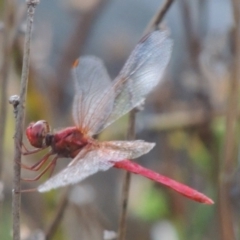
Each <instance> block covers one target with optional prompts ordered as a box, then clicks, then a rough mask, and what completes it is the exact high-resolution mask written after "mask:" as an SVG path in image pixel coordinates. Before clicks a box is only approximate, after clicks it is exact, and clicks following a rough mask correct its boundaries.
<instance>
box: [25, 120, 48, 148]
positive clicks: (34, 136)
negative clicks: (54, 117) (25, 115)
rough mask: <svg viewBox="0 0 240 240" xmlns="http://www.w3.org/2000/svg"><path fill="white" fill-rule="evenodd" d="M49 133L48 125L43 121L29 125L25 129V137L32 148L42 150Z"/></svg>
mask: <svg viewBox="0 0 240 240" xmlns="http://www.w3.org/2000/svg"><path fill="white" fill-rule="evenodd" d="M49 132H50V128H49V125H48V123H47V121H45V120H39V121H37V122H35V123H30V124H29V126H28V127H27V129H26V135H27V138H28V140H29V142H30V143H31V145H32V146H33V147H36V148H42V147H45V146H46V136H47V134H48V133H49Z"/></svg>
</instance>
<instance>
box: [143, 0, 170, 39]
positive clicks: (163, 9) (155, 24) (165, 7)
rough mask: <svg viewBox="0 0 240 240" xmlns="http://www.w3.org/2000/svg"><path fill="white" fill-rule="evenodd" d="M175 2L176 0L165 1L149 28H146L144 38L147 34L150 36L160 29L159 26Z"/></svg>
mask: <svg viewBox="0 0 240 240" xmlns="http://www.w3.org/2000/svg"><path fill="white" fill-rule="evenodd" d="M173 2H174V0H165V2H164V3H163V5H162V6H161V7H160V9H159V10H158V12H157V14H155V15H154V16H153V18H152V19H151V20H150V22H149V24H148V26H147V27H146V29H145V30H144V32H143V36H145V35H146V34H148V33H149V32H151V31H153V30H155V29H158V28H159V24H160V23H161V22H162V20H163V18H164V16H165V14H166V13H167V11H168V10H169V8H170V7H171V5H172V3H173Z"/></svg>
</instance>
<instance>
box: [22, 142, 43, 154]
mask: <svg viewBox="0 0 240 240" xmlns="http://www.w3.org/2000/svg"><path fill="white" fill-rule="evenodd" d="M18 148H19V150H20V151H21V153H22V155H30V154H33V153H37V152H40V151H42V150H43V149H46V148H47V146H46V147H43V148H37V149H34V150H28V149H27V147H26V146H25V145H24V143H22V145H20V144H19V143H18ZM22 148H23V149H22Z"/></svg>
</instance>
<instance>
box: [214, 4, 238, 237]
mask: <svg viewBox="0 0 240 240" xmlns="http://www.w3.org/2000/svg"><path fill="white" fill-rule="evenodd" d="M232 9H233V16H234V20H235V26H234V32H233V39H234V45H233V48H234V51H233V53H235V55H234V57H233V66H232V78H231V82H230V90H229V100H228V108H227V116H226V117H227V118H226V135H225V139H224V158H223V162H222V166H221V168H220V172H219V196H218V197H219V199H218V200H219V211H220V225H221V227H220V229H221V236H222V240H228V239H235V234H234V224H233V212H232V207H231V201H230V194H229V187H230V184H231V181H232V176H233V173H234V170H235V167H236V150H237V142H236V130H237V118H238V98H239V78H240V71H239V64H240V31H239V29H240V8H239V2H238V0H232Z"/></svg>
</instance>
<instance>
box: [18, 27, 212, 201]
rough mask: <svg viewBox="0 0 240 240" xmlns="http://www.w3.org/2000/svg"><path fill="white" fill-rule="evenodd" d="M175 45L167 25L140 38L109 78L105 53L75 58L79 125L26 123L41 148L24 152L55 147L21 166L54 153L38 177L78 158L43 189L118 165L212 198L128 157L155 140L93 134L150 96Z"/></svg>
mask: <svg viewBox="0 0 240 240" xmlns="http://www.w3.org/2000/svg"><path fill="white" fill-rule="evenodd" d="M171 51H172V40H171V39H169V37H168V34H167V32H166V31H154V32H152V33H150V34H149V35H147V36H146V37H144V38H143V39H142V40H141V41H140V42H139V43H138V44H137V46H136V47H135V49H134V50H133V52H132V53H131V55H130V57H129V58H128V60H127V62H126V64H125V65H124V67H123V69H122V70H121V72H120V73H119V75H118V76H117V77H116V79H115V80H114V81H111V80H110V77H109V76H108V73H107V71H106V69H105V67H104V65H103V63H102V61H101V60H100V59H98V58H96V57H93V56H85V57H80V58H79V59H78V60H76V61H75V63H74V65H73V69H72V76H73V78H74V82H75V90H76V93H75V98H74V102H73V112H72V113H73V119H74V123H75V126H73V127H67V128H65V129H63V130H60V131H57V132H55V133H52V132H50V128H49V125H48V123H47V122H46V121H45V120H40V121H37V122H36V123H31V124H30V125H29V126H28V127H27V129H26V135H27V138H28V140H29V142H30V144H31V145H32V146H34V147H36V148H37V149H35V150H33V151H31V152H26V153H25V154H31V153H35V152H37V151H40V150H42V149H45V148H47V147H50V152H49V153H47V154H46V155H45V156H44V157H43V158H42V159H41V160H40V161H38V162H37V163H36V164H34V165H33V166H32V167H28V166H26V165H24V164H22V167H24V168H27V169H30V170H34V171H37V170H39V169H41V167H42V166H43V164H44V163H45V162H46V161H47V160H48V159H49V157H50V156H51V155H55V156H54V158H53V159H52V160H51V161H50V163H49V164H48V165H47V166H46V167H45V168H44V169H43V170H42V172H41V173H40V174H39V175H38V176H37V177H36V178H35V179H31V180H37V179H39V178H40V177H41V176H42V175H43V174H44V173H45V172H46V171H47V170H49V169H51V171H53V169H54V166H55V164H56V161H57V159H58V158H61V157H67V158H73V160H72V161H71V162H70V164H69V165H68V166H67V167H66V168H65V169H64V170H62V171H61V172H60V173H58V174H56V175H55V176H53V177H51V178H50V179H49V180H47V181H46V182H45V183H43V184H42V185H40V186H39V187H38V188H37V190H38V191H39V192H45V191H48V190H51V189H53V188H58V187H62V186H66V185H69V184H74V183H77V182H80V181H81V180H83V179H85V178H87V177H88V176H90V175H92V174H94V173H96V172H98V171H106V170H108V169H109V168H111V167H116V168H121V169H125V170H127V171H130V172H133V173H136V174H140V175H143V176H145V177H147V178H150V179H152V180H154V181H157V182H159V183H161V184H163V185H166V186H168V187H170V188H172V189H174V190H175V191H178V192H179V193H181V194H182V195H185V196H187V197H189V198H191V199H193V200H195V201H198V202H202V203H206V204H212V203H213V201H212V200H211V199H209V198H208V197H206V196H205V195H203V194H201V193H199V192H197V191H196V190H194V189H192V188H190V187H187V186H186V185H183V184H181V183H178V182H176V181H174V180H172V179H169V178H167V177H164V176H162V175H160V174H158V173H156V172H154V171H152V170H149V169H146V168H144V167H142V166H140V165H138V164H137V163H135V162H132V161H130V160H129V159H134V158H138V157H139V156H141V155H143V154H146V153H148V152H149V151H150V150H151V149H152V148H153V147H154V145H155V143H148V142H145V141H142V140H136V141H109V142H99V141H97V140H95V139H94V138H93V137H92V136H93V135H95V134H97V133H99V132H101V131H102V130H103V129H105V128H106V127H107V126H109V125H110V124H111V123H113V122H114V121H116V120H117V119H118V118H120V117H121V116H122V115H124V114H126V113H128V112H129V111H130V110H132V109H133V108H135V107H137V106H138V105H140V104H141V103H142V102H143V101H144V100H145V98H146V96H147V94H148V93H149V92H150V91H151V90H152V89H153V88H154V87H155V86H156V85H157V84H158V83H159V80H160V79H161V78H162V75H163V73H164V70H165V68H166V66H167V64H168V62H169V59H170V55H171Z"/></svg>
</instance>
